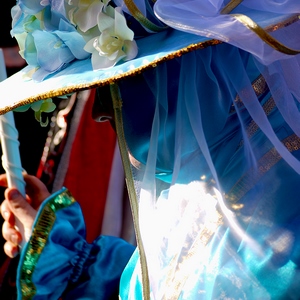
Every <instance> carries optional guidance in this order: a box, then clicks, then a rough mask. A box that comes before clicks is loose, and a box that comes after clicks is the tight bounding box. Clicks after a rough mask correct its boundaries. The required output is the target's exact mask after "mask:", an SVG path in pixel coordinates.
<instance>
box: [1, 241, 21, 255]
mask: <svg viewBox="0 0 300 300" xmlns="http://www.w3.org/2000/svg"><path fill="white" fill-rule="evenodd" d="M3 248H4V252H5V254H6V255H7V256H9V257H11V258H14V257H16V256H17V255H18V253H19V247H18V246H16V245H14V244H12V243H10V242H6V243H5V244H4V247H3Z"/></svg>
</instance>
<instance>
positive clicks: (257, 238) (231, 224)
mask: <svg viewBox="0 0 300 300" xmlns="http://www.w3.org/2000/svg"><path fill="white" fill-rule="evenodd" d="M21 2H26V1H21ZM54 2H55V3H56V1H53V7H51V9H52V10H51V13H55V12H57V11H59V12H60V16H65V15H64V14H63V13H62V12H61V11H60V10H59V8H60V6H59V5H57V6H55V5H54ZM58 2H59V1H58ZM73 2H74V3H75V2H76V1H72V3H71V2H70V3H71V4H70V3H69V4H68V5H73ZM104 2H106V1H104ZM104 2H101V13H103V12H106V10H105V9H106V6H105V3H104ZM241 2H242V3H241ZM76 3H77V2H76ZM128 3H129V4H128ZM134 3H136V4H137V6H138V9H140V10H141V11H143V12H146V13H147V14H146V15H147V18H148V19H147V20H146V21H147V22H145V19H144V18H143V17H140V14H139V11H138V13H136V12H137V8H136V7H135V6H134V5H133V4H134ZM134 3H133V1H129V0H126V1H121V0H116V1H114V4H115V5H116V6H118V7H122V9H123V10H124V11H125V12H126V13H127V14H128V15H132V16H134V17H135V16H136V15H137V19H138V20H139V22H140V23H141V24H142V28H140V31H138V30H135V31H136V32H135V33H137V36H139V35H147V37H148V35H149V36H150V35H151V33H152V32H153V31H156V29H157V27H159V29H157V31H159V30H161V29H162V30H163V31H162V33H157V34H156V37H153V41H156V43H154V44H151V43H149V40H147V38H145V39H143V38H141V39H140V41H137V45H138V47H139V48H140V56H138V57H137V59H136V60H132V62H131V60H130V59H132V57H131V55H133V54H134V50H135V44H134V42H133V41H132V39H131V35H130V34H128V32H126V35H127V37H126V38H127V40H126V41H127V42H128V43H127V44H124V45H125V46H124V47H123V48H122V51H123V52H124V53H123V52H122V51H121V54H122V55H123V56H124V57H125V58H124V59H125V60H126V58H128V56H130V58H128V60H129V61H128V62H125V63H124V65H125V66H126V67H124V66H123V65H122V64H121V63H120V62H119V61H118V63H119V64H117V65H116V66H115V67H113V68H112V70H113V71H111V73H110V70H108V71H106V70H104V71H103V73H101V72H100V73H97V72H95V73H93V72H88V71H86V69H84V72H82V76H83V77H84V76H86V77H84V78H85V79H86V78H87V77H88V76H90V77H95V78H96V77H97V76H98V75H99V74H100V75H99V78H102V77H101V76H104V77H105V76H107V78H105V79H103V80H104V81H101V80H100V79H99V82H98V89H99V93H98V94H99V95H101V94H102V95H105V94H106V93H104V92H103V93H101V90H102V89H104V88H105V87H103V85H104V84H107V83H109V84H110V96H109V97H108V98H107V99H104V100H105V101H107V103H109V102H112V103H113V106H114V111H115V119H116V120H115V122H116V131H117V134H118V138H119V144H120V147H121V153H122V158H123V161H124V168H125V172H126V177H127V181H128V187H129V188H128V189H129V193H130V196H131V199H132V198H136V199H137V200H136V202H133V205H132V206H133V208H132V210H133V216H134V221H135V224H136V232H137V242H138V249H136V250H135V251H134V248H133V247H132V246H131V245H129V244H127V243H126V242H124V241H122V240H121V239H118V238H113V237H106V236H102V237H99V238H98V239H97V240H96V241H95V242H94V243H93V244H87V243H86V241H85V239H84V225H83V220H82V218H81V217H80V212H79V207H78V204H77V203H76V202H75V200H74V199H73V198H72V196H71V195H70V193H69V192H68V191H67V190H66V189H63V190H61V191H59V192H57V193H56V194H54V195H52V196H51V197H50V198H49V199H47V200H46V201H45V203H43V205H42V207H41V208H40V210H39V212H38V216H37V219H36V221H35V224H34V228H33V233H32V237H31V239H30V240H29V242H28V244H27V245H26V246H25V248H24V249H23V251H22V253H21V262H20V265H19V270H18V293H19V298H20V299H21V297H22V295H23V297H24V298H25V299H58V298H59V297H62V298H63V299H110V298H111V297H113V296H116V295H117V293H118V289H119V295H120V298H121V299H126V300H127V299H142V298H144V299H150V298H151V299H298V298H299V297H300V285H299V277H300V272H299V263H300V260H299V249H300V217H299V216H300V204H299V201H298V200H299V193H298V190H297V187H298V185H299V184H300V175H299V174H300V151H299V149H300V138H299V136H300V121H299V120H300V118H299V117H300V114H299V105H300V104H299V102H300V85H299V82H300V57H299V55H298V56H297V55H296V54H297V53H299V51H297V50H293V49H300V43H299V35H297V34H296V33H297V32H299V26H300V24H299V23H300V22H299V17H298V15H297V14H299V13H300V4H299V1H296V0H286V1H284V3H283V1H282V2H280V1H274V0H261V1H247V0H245V1H217V0H207V1H192V0H182V1H181V0H180V1H176V0H157V1H156V3H155V4H154V5H153V3H152V1H144V0H139V1H134ZM232 3H235V4H234V6H233V8H232V7H231V8H230V5H231V4H232ZM240 3H241V5H239V4H240ZM227 4H229V8H228V6H227ZM74 5H75V4H74ZM95 5H96V4H95ZM98 5H100V4H99V3H98ZM126 5H127V8H126ZM78 7H79V8H78ZM78 7H75V8H74V7H71V8H70V7H69V8H68V9H69V11H68V12H69V13H73V12H74V11H75V12H77V10H76V9H78V11H80V9H81V6H80V5H79V4H78ZM103 7H104V8H103ZM102 9H103V10H102ZM24 11H25V13H24V12H22V13H24V14H25V16H26V13H27V11H26V10H24ZM107 11H108V10H107ZM80 12H81V11H80ZM228 12H232V14H231V15H228ZM34 13H36V12H34ZM46 13H47V14H46ZM46 13H45V16H48V14H50V12H49V10H47V11H46ZM81 13H82V12H81ZM244 14H245V15H247V16H248V17H249V18H253V19H256V20H257V21H258V22H260V24H261V26H263V27H267V29H268V31H269V32H272V34H270V35H268V34H267V33H266V32H265V31H264V30H262V28H261V27H259V26H256V25H255V23H253V22H252V21H251V20H249V18H248V17H246V16H245V15H244ZM281 14H283V16H282V15H281ZM38 16H40V15H38ZM78 16H80V14H79V13H78V15H77V14H76V13H75V14H74V15H73V17H72V18H70V19H71V21H70V20H69V21H70V23H71V22H73V21H74V22H75V21H76V18H77V17H78ZM105 18H106V19H105V20H106V21H107V20H108V19H109V18H107V16H106V17H105ZM127 18H128V20H129V21H128V23H129V24H130V25H132V28H134V27H135V26H136V24H134V22H132V20H131V19H130V16H127ZM156 18H158V19H159V20H160V21H161V22H163V24H162V23H160V22H158V21H157V20H156ZM270 18H272V19H273V20H275V21H274V22H275V23H274V24H270V23H268V24H267V22H266V20H270ZM24 19H25V20H27V19H26V18H25V17H24ZM45 19H46V18H45ZM34 20H35V22H33V24H31V25H32V27H34V26H35V25H36V22H37V21H36V20H39V19H38V18H36V19H34ZM49 20H50V21H51V22H50V23H51V24H50V25H51V26H50V25H49V24H47V22H46V21H45V20H43V21H44V24H42V25H43V26H44V27H45V28H46V29H48V30H49V28H50V29H52V26H54V25H53V23H52V22H54V21H55V20H56V19H55V18H52V19H49ZM149 20H150V23H149V22H148V21H149ZM17 21H18V22H19V23H22V22H23V19H22V18H20V19H18V20H17ZM30 21H32V18H30ZM85 21H86V20H85ZM152 21H153V22H157V23H155V24H156V25H153V24H152ZM18 22H15V24H19V23H18ZM86 23H88V22H86ZM86 23H85V22H82V23H80V22H78V24H77V25H78V26H77V27H76V28H75V27H74V28H73V27H71V28H72V30H73V31H74V32H75V29H76V30H77V31H76V32H75V33H76V34H77V35H76V34H75V33H74V32H73V31H71V30H70V31H68V32H67V33H68V34H69V33H70V32H71V33H72V34H73V33H74V36H75V37H76V38H77V40H78V43H81V42H82V39H81V38H82V36H78V32H80V34H82V32H85V31H84V30H83V27H84V26H85V25H86ZM108 23H109V22H108V21H107V22H106V23H105V25H107V24H108ZM26 24H27V23H26ZM122 24H124V23H122ZM149 24H150V25H149ZM164 24H166V25H168V26H169V28H166V27H164ZM67 25H68V26H67ZM67 25H66V24H63V25H62V24H61V23H59V26H62V28H69V27H70V26H69V25H70V24H67ZM98 25H99V24H98ZM100 25H101V26H100ZM100 25H99V28H100V31H101V30H102V26H103V24H100ZM47 26H49V28H47ZM80 26H82V28H81V27H80ZM44 27H41V28H42V29H44ZM79 27H80V30H78V28H79ZM41 28H39V30H37V33H36V32H35V31H34V30H35V27H34V30H33V32H34V34H32V36H31V35H30V34H31V31H30V30H29V31H28V36H29V38H28V39H27V40H26V43H29V42H30V41H33V40H34V39H36V40H37V39H38V37H40V36H43V34H42V33H41V30H40V29H41ZM144 29H147V30H146V31H147V33H146V34H145V32H144V31H143V30H144ZM174 29H175V30H178V31H180V32H181V31H183V32H187V34H188V35H186V34H182V38H183V39H184V38H190V39H193V38H195V36H205V37H206V38H207V39H208V38H215V39H217V40H218V41H216V40H214V41H211V43H208V44H205V42H207V39H205V42H204V43H202V44H198V45H197V47H196V46H195V47H194V46H193V45H192V46H191V45H190V46H189V47H186V48H184V49H181V50H180V51H179V52H178V51H177V52H176V51H174V52H168V51H166V52H167V54H166V56H164V57H163V58H162V59H161V57H162V56H160V55H161V53H160V54H157V57H158V60H157V61H155V58H154V56H155V55H154V54H153V53H152V52H151V51H152V50H153V49H156V48H158V47H159V46H160V43H158V42H157V41H159V38H161V40H160V41H161V44H163V42H164V41H165V40H166V41H168V42H170V41H172V42H170V43H167V42H166V44H168V46H170V47H174V49H175V48H176V44H178V43H180V42H181V40H176V39H174V36H175V37H176V35H174ZM59 30H61V27H59ZM59 30H58V32H59V33H60V31H59ZM15 32H16V34H19V32H18V25H17V26H16V29H15ZM53 32H56V31H53ZM86 32H88V31H86ZM103 32H104V33H105V34H107V32H105V30H104V31H103ZM103 32H102V31H101V34H102V38H103V40H104V41H105V42H106V41H107V40H106V39H105V34H103ZM88 33H89V34H90V33H91V32H88ZM51 34H52V31H51ZM53 35H54V34H53ZM53 35H52V36H50V35H49V39H50V38H51V39H54V37H53ZM61 36H62V39H63V38H65V36H67V34H66V32H64V34H61ZM61 36H59V37H61ZM162 37H163V38H162ZM172 37H173V39H172ZM55 38H57V37H55ZM168 38H170V40H168ZM74 39H75V38H74ZM277 39H278V40H280V41H282V43H278V42H277ZM103 40H102V39H100V38H99V39H96V40H94V41H93V43H94V46H95V45H96V46H95V49H96V50H99V49H100V50H99V53H98V52H97V55H98V54H99V55H100V54H101V55H102V54H103V52H104V50H103V48H101V47H102V46H103V45H102V44H101V43H100V42H101V41H103ZM108 40H109V39H108ZM112 40H113V42H112V44H109V46H111V45H113V46H115V45H119V44H118V43H119V40H120V37H119V36H117V37H114V39H112ZM116 40H117V41H116ZM137 40H138V38H137ZM55 41H56V40H55ZM63 41H64V42H65V44H66V45H67V46H68V47H70V49H71V51H69V52H70V53H69V52H68V53H67V54H65V55H66V56H67V55H68V59H69V60H70V61H72V60H73V59H74V56H75V62H74V64H73V65H72V64H71V66H68V65H67V66H66V65H64V64H63V68H62V70H59V72H61V73H58V74H62V75H64V76H68V75H70V72H71V73H72V74H71V75H70V76H73V77H72V78H74V80H79V83H80V84H81V83H82V84H84V83H85V82H84V80H83V79H80V78H81V77H80V74H79V75H78V74H77V73H76V72H77V69H76V66H79V67H80V66H81V65H84V64H85V61H80V59H82V60H83V59H86V57H87V54H86V53H79V52H80V51H78V52H77V51H72V50H74V47H73V46H74V45H73V40H72V39H71V42H70V40H69V39H68V38H66V41H65V40H63ZM109 41H111V40H109ZM147 41H148V42H147ZM220 41H222V43H221V42H220ZM68 42H69V44H68ZM74 43H75V42H74ZM24 44H25V43H24ZM104 44H105V43H104ZM26 45H27V44H26ZM30 45H31V44H30ZM55 45H56V46H57V45H61V44H60V43H56V44H55ZM88 45H89V46H90V44H88ZM199 45H200V46H199ZM75 46H76V45H75ZM105 46H106V44H105ZM164 46H165V44H163V45H162V46H161V47H162V48H163V47H164ZM130 47H131V50H132V51H127V50H128V49H129V48H130ZM41 48H43V47H41ZM57 48H59V46H57ZM162 48H160V49H159V50H157V52H159V51H160V52H163V50H162ZM32 49H33V50H34V51H36V53H37V57H39V55H38V54H39V51H41V50H40V48H39V47H38V45H36V48H34V47H31V48H29V50H32ZM75 49H77V48H76V47H75ZM110 49H111V48H109V47H108V50H107V49H106V50H107V51H108V52H109V50H110ZM29 50H28V52H30V51H29ZM42 50H45V49H42ZM60 50H61V49H60ZM63 50H65V48H63V49H62V50H61V51H63ZM79 50H81V48H80V49H79ZM148 50H149V53H151V54H153V56H150V55H149V56H147V55H148V54H149V53H148V52H147V51H148ZM192 50H194V51H192ZM34 51H33V52H34ZM93 51H94V50H93ZM118 51H119V50H118ZM118 51H116V52H115V53H114V55H112V54H111V53H110V52H109V56H110V59H112V58H113V59H115V58H116V57H119V56H118V55H121V54H120V52H118ZM143 51H144V52H143ZM28 52H27V54H28ZM41 52H43V51H41ZM83 52H84V51H83ZM282 52H284V54H283V53H282ZM36 53H34V55H35V54H36ZM29 54H32V53H29ZM29 54H28V60H29V61H30V62H31V61H34V62H33V63H32V65H34V64H35V63H36V61H35V60H34V59H32V57H34V58H35V56H34V55H33V54H32V55H29ZM52 54H53V53H51V55H52ZM94 54H95V53H94V52H93V53H92V62H94V60H96V61H97V59H98V56H97V55H96V56H95V55H94ZM183 54H184V55H183ZM53 55H54V54H53ZM76 55H77V56H78V57H80V58H78V57H76ZM93 55H94V56H93ZM101 55H100V56H101ZM126 55H127V56H126ZM143 55H145V57H148V58H149V57H151V59H152V60H153V61H155V62H157V63H153V64H152V65H151V64H149V65H146V67H145V65H143V64H142V63H141V61H142V60H143V61H147V59H144V58H145V57H144V56H143ZM123 56H122V57H123ZM61 57H63V56H59V58H60V59H61ZM69 57H70V58H69ZM30 59H31V60H30ZM88 59H90V58H88ZM101 59H102V57H101ZM105 59H106V58H105ZM105 59H103V61H104V62H105V64H106V63H107V60H105ZM160 59H161V60H160ZM139 60H140V61H139ZM163 60H167V61H163ZM37 61H38V59H37ZM78 61H79V62H78ZM56 62H57V64H58V61H56ZM100 62H101V60H100ZM47 63H48V64H49V62H47V61H46V62H45V64H46V65H47ZM67 63H69V61H68V62H67ZM97 63H99V61H97ZM109 63H111V61H110V62H109ZM139 63H141V64H142V66H141V67H140V68H139V67H137V65H136V64H139ZM143 63H144V62H143ZM145 64H147V63H145ZM74 66H75V67H74ZM84 66H86V65H84ZM105 66H106V65H105ZM47 67H48V65H47ZM154 67H155V68H154ZM72 68H73V69H72ZM122 68H123V69H122ZM130 70H134V72H133V73H130ZM50 71H51V72H52V73H53V72H54V73H55V72H56V70H50ZM50 71H49V68H45V69H43V65H42V63H41V66H39V68H37V71H36V73H34V74H35V75H33V76H36V77H33V78H35V79H40V80H44V79H45V78H46V79H45V83H47V76H50V79H49V81H50V82H51V80H52V79H53V78H54V80H53V81H52V82H55V79H57V77H58V79H59V76H57V77H55V76H56V75H53V77H51V76H52V75H49V74H52V73H51V72H50ZM68 72H69V73H68ZM78 73H80V72H78ZM95 74H96V75H95ZM97 74H98V75H97ZM103 74H104V75H103ZM107 74H111V75H107ZM119 74H121V75H120V78H119V77H118V75H119ZM122 74H126V76H125V75H124V76H123V77H122ZM64 76H62V78H63V79H64ZM110 76H111V77H110ZM70 78H71V77H67V79H68V80H69V79H70ZM110 79H111V82H110V81H109V80H110ZM113 79H114V80H113ZM80 80H82V82H81V81H80ZM105 80H106V81H105ZM58 81H59V80H57V84H60V83H59V82H58ZM62 81H63V80H62ZM90 81H92V80H90ZM42 84H43V83H42ZM42 84H41V85H40V86H42ZM45 85H46V84H45ZM91 86H93V85H92V84H91V85H90V86H88V87H91ZM95 86H96V84H95ZM83 87H86V86H83ZM44 88H45V87H44ZM81 88H82V86H81V85H79V86H78V87H77V90H79V89H81ZM61 90H62V88H61V89H60V91H61ZM75 90H76V89H75ZM64 91H65V90H64ZM67 91H68V90H66V91H65V92H64V93H65V94H67V93H68V92H67ZM102 91H103V90H102ZM39 99H40V98H39ZM102 100H103V99H102ZM95 101H97V99H96V100H95ZM24 103H25V102H24ZM24 103H23V104H24ZM126 153H129V154H128V155H127V154H126ZM129 160H130V162H131V166H129V164H127V162H128V161H129ZM95 201H96V199H95Z"/></svg>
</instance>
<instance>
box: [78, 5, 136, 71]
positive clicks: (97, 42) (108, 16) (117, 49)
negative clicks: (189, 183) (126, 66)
mask: <svg viewBox="0 0 300 300" xmlns="http://www.w3.org/2000/svg"><path fill="white" fill-rule="evenodd" d="M105 12H106V13H104V12H101V13H100V14H99V16H98V28H99V30H100V32H101V34H100V36H99V37H97V38H93V39H91V40H90V41H89V42H88V43H87V44H86V46H85V47H84V50H86V51H87V52H90V53H92V66H93V69H94V70H99V69H107V68H110V67H113V66H114V65H115V64H116V63H117V62H118V61H120V60H121V59H124V60H130V59H133V58H134V57H136V55H137V52H138V51H137V45H136V42H135V41H134V39H133V38H134V33H133V31H132V30H131V29H129V28H128V26H127V23H126V19H125V17H124V16H123V14H122V10H121V8H120V7H117V8H115V9H113V8H112V7H110V6H108V7H107V8H106V10H105Z"/></svg>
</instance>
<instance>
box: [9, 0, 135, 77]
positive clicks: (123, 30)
mask: <svg viewBox="0 0 300 300" xmlns="http://www.w3.org/2000/svg"><path fill="white" fill-rule="evenodd" d="M109 3H110V1H109V0H51V1H50V0H42V1H40V0H33V1H32V0H18V2H17V5H16V6H15V7H14V8H13V9H12V16H13V29H12V31H11V32H12V35H13V36H14V37H15V38H16V39H17V41H18V43H19V46H20V54H21V55H22V57H23V58H24V59H25V60H26V61H27V63H28V65H29V66H31V67H32V69H34V71H35V72H31V74H32V78H33V79H35V80H38V81H41V80H43V79H44V78H45V77H47V76H48V75H49V74H52V73H55V72H57V71H59V70H61V69H62V68H64V67H65V66H66V65H67V64H68V63H70V62H72V61H73V60H82V59H87V58H90V57H91V62H92V67H93V69H94V70H99V69H100V70H101V69H107V68H110V67H112V66H114V65H115V64H116V63H118V62H119V61H120V60H122V59H123V60H130V59H133V58H134V57H135V56H136V55H137V45H136V42H135V41H134V33H133V31H132V30H131V29H129V28H128V26H127V23H126V19H125V17H124V15H123V12H122V9H121V8H120V7H113V6H111V5H110V4H109Z"/></svg>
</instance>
